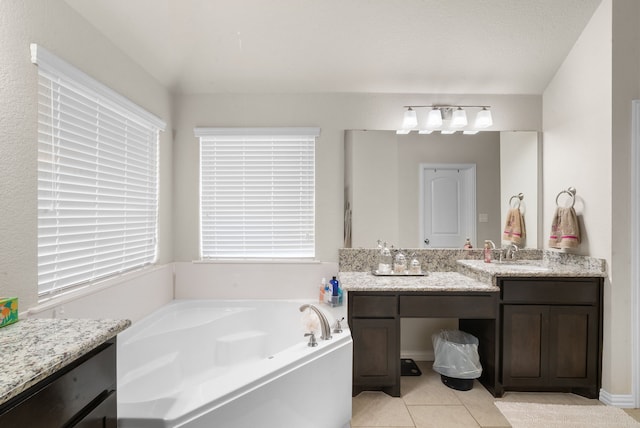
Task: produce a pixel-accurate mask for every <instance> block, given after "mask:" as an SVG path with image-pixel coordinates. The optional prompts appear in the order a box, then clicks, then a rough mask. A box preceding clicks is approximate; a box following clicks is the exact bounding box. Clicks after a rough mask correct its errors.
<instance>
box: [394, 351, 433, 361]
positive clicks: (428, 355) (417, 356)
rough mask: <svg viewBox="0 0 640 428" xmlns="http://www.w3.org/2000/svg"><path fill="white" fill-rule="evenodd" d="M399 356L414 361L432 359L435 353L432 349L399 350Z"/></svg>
mask: <svg viewBox="0 0 640 428" xmlns="http://www.w3.org/2000/svg"><path fill="white" fill-rule="evenodd" d="M400 356H401V358H411V359H412V360H414V361H433V360H434V359H435V354H434V353H433V351H404V350H403V351H401V352H400Z"/></svg>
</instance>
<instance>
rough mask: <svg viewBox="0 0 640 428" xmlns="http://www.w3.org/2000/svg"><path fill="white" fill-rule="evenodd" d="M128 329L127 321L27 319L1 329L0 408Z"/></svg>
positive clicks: (128, 323) (129, 323) (128, 322)
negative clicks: (0, 405)
mask: <svg viewBox="0 0 640 428" xmlns="http://www.w3.org/2000/svg"><path fill="white" fill-rule="evenodd" d="M129 325H131V322H130V321H129V320H87V319H36V318H27V319H21V320H20V321H18V322H17V323H15V324H12V325H9V326H7V327H3V328H1V329H0V351H1V352H2V367H1V368H0V404H2V403H4V402H5V401H7V400H9V399H11V398H13V397H15V396H16V395H18V394H19V393H21V392H22V391H24V390H26V389H27V388H29V387H30V386H32V385H35V384H36V383H38V382H39V381H41V380H42V379H44V378H46V377H47V376H49V375H51V374H53V373H55V372H56V371H58V370H59V369H60V368H62V367H64V366H66V365H67V364H69V363H70V362H72V361H73V360H75V359H76V358H78V357H80V356H82V355H84V354H86V353H87V352H89V351H91V350H92V349H94V348H95V347H97V346H98V345H100V344H101V343H103V342H105V341H107V340H109V339H111V338H113V337H114V336H116V335H117V334H118V333H119V332H121V331H122V330H124V329H126V328H127V327H129Z"/></svg>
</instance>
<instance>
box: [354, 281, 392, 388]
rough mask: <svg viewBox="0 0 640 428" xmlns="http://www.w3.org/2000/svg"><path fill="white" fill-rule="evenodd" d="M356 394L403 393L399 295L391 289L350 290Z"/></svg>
mask: <svg viewBox="0 0 640 428" xmlns="http://www.w3.org/2000/svg"><path fill="white" fill-rule="evenodd" d="M348 302H349V309H348V310H349V327H350V328H351V335H352V337H353V342H354V344H355V346H354V347H353V395H354V396H355V395H357V394H359V393H360V392H361V391H365V390H381V391H384V392H386V393H387V394H389V395H391V396H394V397H399V396H400V382H399V380H400V359H399V355H400V333H399V326H400V319H399V317H398V298H397V296H396V295H394V294H390V293H373V292H372V293H368V292H367V293H361V292H357V293H349V300H348Z"/></svg>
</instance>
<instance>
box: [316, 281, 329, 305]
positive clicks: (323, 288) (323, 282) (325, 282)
mask: <svg viewBox="0 0 640 428" xmlns="http://www.w3.org/2000/svg"><path fill="white" fill-rule="evenodd" d="M326 288H327V279H326V278H322V281H320V298H319V299H318V301H319V302H320V303H324V292H325V290H326Z"/></svg>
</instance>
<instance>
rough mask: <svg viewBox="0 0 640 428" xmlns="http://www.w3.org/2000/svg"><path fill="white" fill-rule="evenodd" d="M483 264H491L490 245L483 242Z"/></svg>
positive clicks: (487, 242)
mask: <svg viewBox="0 0 640 428" xmlns="http://www.w3.org/2000/svg"><path fill="white" fill-rule="evenodd" d="M484 262H485V263H491V244H490V243H489V241H488V240H487V241H484Z"/></svg>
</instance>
